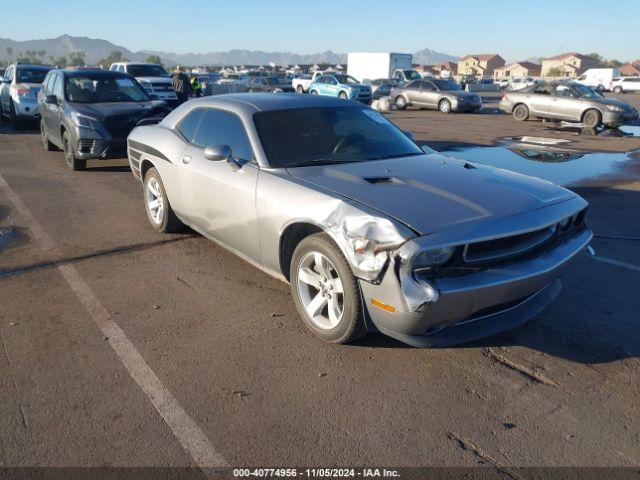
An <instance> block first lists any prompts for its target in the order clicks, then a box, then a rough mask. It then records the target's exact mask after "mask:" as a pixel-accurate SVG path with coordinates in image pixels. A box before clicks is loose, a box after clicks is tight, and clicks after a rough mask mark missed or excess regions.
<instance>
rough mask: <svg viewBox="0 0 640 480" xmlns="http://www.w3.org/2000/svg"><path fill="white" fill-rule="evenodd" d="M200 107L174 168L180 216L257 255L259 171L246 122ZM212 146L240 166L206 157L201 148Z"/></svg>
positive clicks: (234, 247)
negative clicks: (225, 149) (181, 208)
mask: <svg viewBox="0 0 640 480" xmlns="http://www.w3.org/2000/svg"><path fill="white" fill-rule="evenodd" d="M199 110H202V117H201V119H200V121H199V124H198V126H197V128H196V130H195V134H194V136H193V139H191V140H190V141H189V139H187V141H188V144H187V146H186V148H185V151H184V152H183V155H182V158H181V159H180V162H179V166H178V171H179V173H178V175H179V177H180V179H179V184H180V191H181V193H182V199H183V203H184V211H185V216H186V217H187V220H188V221H189V222H190V223H191V225H193V227H194V228H196V229H197V230H198V231H200V232H201V233H203V234H204V235H206V236H209V237H211V238H213V239H215V240H218V241H220V242H222V243H223V244H225V245H226V246H228V247H230V248H232V249H234V250H236V251H237V252H239V253H241V254H243V255H245V256H248V257H250V258H253V259H258V258H259V255H258V252H259V241H258V235H257V227H256V205H255V192H256V185H257V180H258V172H259V169H258V166H257V164H256V163H255V161H254V155H253V149H252V147H251V143H250V141H249V137H248V135H247V132H246V129H245V126H244V124H243V122H242V120H241V119H240V117H238V116H237V115H236V114H235V113H232V112H229V111H225V110H221V109H215V108H203V109H199ZM192 113H193V112H192ZM196 113H197V111H196ZM212 145H228V146H229V147H231V151H232V153H233V156H234V158H235V159H237V161H238V162H239V163H240V165H241V168H239V169H237V168H236V169H234V168H232V167H233V165H232V164H230V163H229V162H227V161H224V160H222V161H212V160H207V159H206V158H205V156H204V149H205V147H207V146H212Z"/></svg>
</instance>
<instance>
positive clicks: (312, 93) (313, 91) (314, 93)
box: [309, 90, 318, 95]
mask: <svg viewBox="0 0 640 480" xmlns="http://www.w3.org/2000/svg"><path fill="white" fill-rule="evenodd" d="M309 93H310V94H311V95H318V92H317V91H316V90H311V91H310V92H309Z"/></svg>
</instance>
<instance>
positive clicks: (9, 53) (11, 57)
mask: <svg viewBox="0 0 640 480" xmlns="http://www.w3.org/2000/svg"><path fill="white" fill-rule="evenodd" d="M5 50H6V51H7V58H8V59H9V63H12V62H13V48H11V47H7V48H5Z"/></svg>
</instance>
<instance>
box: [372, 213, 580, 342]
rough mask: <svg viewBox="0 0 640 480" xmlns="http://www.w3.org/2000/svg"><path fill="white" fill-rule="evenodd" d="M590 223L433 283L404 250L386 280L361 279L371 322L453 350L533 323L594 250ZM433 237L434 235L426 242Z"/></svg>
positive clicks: (391, 333) (402, 335)
mask: <svg viewBox="0 0 640 480" xmlns="http://www.w3.org/2000/svg"><path fill="white" fill-rule="evenodd" d="M592 236H593V235H592V233H591V231H590V230H589V229H588V228H587V227H586V226H584V227H583V228H581V229H579V230H578V231H576V232H574V233H573V234H572V235H571V236H569V237H568V238H566V239H563V241H562V242H561V243H559V244H556V245H554V246H553V248H551V249H550V250H547V251H544V252H543V253H540V254H538V255H536V256H533V257H532V258H526V259H523V260H519V261H518V260H514V261H513V262H510V263H504V264H501V265H497V266H493V267H487V268H485V269H480V270H477V271H473V272H472V273H467V274H464V275H458V276H442V277H437V276H436V277H431V278H426V277H422V276H420V275H415V274H413V273H412V272H410V271H407V270H406V269H405V266H403V261H402V253H403V251H406V250H410V249H412V248H414V249H415V248H419V247H416V246H415V245H414V244H416V243H420V239H417V241H410V242H407V244H405V245H403V246H402V247H401V248H400V249H399V250H398V255H396V256H395V257H394V258H393V259H392V260H391V264H390V265H389V268H387V269H386V271H385V272H384V275H383V276H382V278H381V279H380V281H379V282H378V283H372V282H367V281H364V280H360V286H361V289H362V294H363V299H364V303H365V305H366V308H367V311H368V314H369V319H370V321H371V322H372V323H373V325H374V326H375V328H377V329H378V330H379V331H380V332H382V333H384V334H386V335H389V336H391V337H393V338H396V339H398V340H400V341H402V342H405V343H408V344H410V345H414V346H419V347H435V346H448V345H454V344H459V343H464V342H468V341H471V340H475V339H478V338H483V337H486V336H489V335H494V334H497V333H500V332H503V331H506V330H509V329H511V328H514V327H516V326H519V325H522V324H524V323H526V322H527V321H528V320H529V319H531V318H532V317H534V316H535V315H537V314H538V313H540V312H541V311H542V310H543V309H544V308H545V307H546V306H547V305H548V304H549V303H551V302H552V301H553V299H554V298H555V297H556V296H557V295H558V293H559V292H560V289H561V284H560V280H559V278H560V276H561V275H562V273H563V272H564V271H565V270H566V268H567V267H568V265H569V264H570V263H571V260H572V259H574V258H575V257H576V255H577V254H578V253H579V252H580V251H582V250H583V249H584V248H585V247H587V246H588V245H589V242H590V241H591V238H592ZM423 238H426V237H423Z"/></svg>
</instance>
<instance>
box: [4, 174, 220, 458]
mask: <svg viewBox="0 0 640 480" xmlns="http://www.w3.org/2000/svg"><path fill="white" fill-rule="evenodd" d="M0 189H2V191H3V192H4V194H5V195H6V196H7V198H8V199H9V201H10V202H11V203H12V204H13V206H14V207H15V208H16V210H17V211H18V212H19V213H20V215H21V216H22V217H23V219H24V220H25V221H26V222H27V224H28V227H29V229H30V230H31V231H32V232H33V234H34V235H35V236H36V237H37V238H38V240H39V241H40V242H41V244H42V246H43V247H44V248H46V249H54V248H56V245H55V243H54V242H53V241H52V240H51V238H50V237H49V235H47V233H46V231H45V230H44V228H43V227H42V225H40V223H39V222H38V221H37V220H36V219H35V217H34V216H33V215H32V214H31V211H30V210H29V209H28V208H27V206H26V205H25V204H24V202H23V201H22V200H21V199H20V197H18V195H16V193H15V192H14V191H13V189H12V188H11V187H10V186H9V184H8V183H7V182H6V181H5V179H4V178H3V177H2V175H0ZM58 270H60V273H62V276H63V277H64V279H65V280H66V281H67V283H68V284H69V287H70V288H71V290H73V292H74V293H75V294H76V296H77V297H78V299H79V300H80V302H81V303H82V304H83V305H84V306H85V308H86V309H87V311H88V312H89V314H90V315H91V317H92V318H93V320H94V322H95V323H96V324H97V326H98V328H99V329H100V331H101V332H102V334H103V335H104V336H105V337H107V338H108V339H109V340H108V341H109V345H111V348H112V349H113V350H114V352H115V354H116V356H117V357H118V359H119V360H120V361H121V362H122V364H123V365H124V367H125V368H126V369H127V371H128V372H129V375H130V376H131V378H132V379H133V380H134V381H135V382H136V383H137V384H138V386H139V387H140V389H142V391H143V392H144V393H145V395H146V396H147V398H148V399H149V401H150V402H151V404H152V405H153V406H154V407H155V409H156V411H157V412H158V413H159V414H160V416H161V417H162V419H163V420H164V421H165V423H166V424H167V426H168V427H169V428H170V429H171V431H172V432H173V434H174V436H175V437H176V439H177V440H178V441H179V442H180V444H181V445H182V448H184V450H185V451H186V452H187V453H188V454H189V455H190V456H191V458H193V460H194V461H195V463H196V465H198V466H199V467H201V468H216V467H224V466H227V465H228V464H227V462H226V460H225V459H224V457H223V456H222V455H221V454H220V453H218V452H217V451H216V449H215V448H214V447H213V445H212V443H211V441H210V440H209V438H208V437H207V436H206V434H205V433H204V432H203V431H202V429H200V427H199V426H198V424H197V423H196V422H195V421H194V420H193V419H192V418H191V417H190V416H189V415H188V414H187V412H186V411H185V410H184V409H183V408H182V406H180V404H179V403H178V401H177V400H176V398H175V397H174V396H173V395H172V394H171V392H170V391H169V389H167V387H165V386H164V385H163V384H162V382H161V381H160V379H159V378H158V377H157V376H156V374H155V373H154V372H153V370H151V367H149V365H148V364H147V362H146V361H145V360H144V358H142V355H140V352H138V350H136V348H135V346H134V345H133V343H131V341H130V340H129V339H128V338H127V336H126V335H125V333H124V332H123V331H122V329H121V328H120V327H119V326H118V324H116V323H115V322H114V321H113V320H112V319H111V317H110V315H109V312H108V311H107V309H106V308H104V306H103V305H102V303H101V302H100V300H98V297H96V295H95V293H93V291H92V290H91V288H90V287H89V285H87V283H86V282H85V281H84V280H83V279H82V277H81V276H80V274H79V273H78V270H77V269H76V268H75V267H74V266H73V265H70V264H68V263H66V264H61V265H59V266H58Z"/></svg>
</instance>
